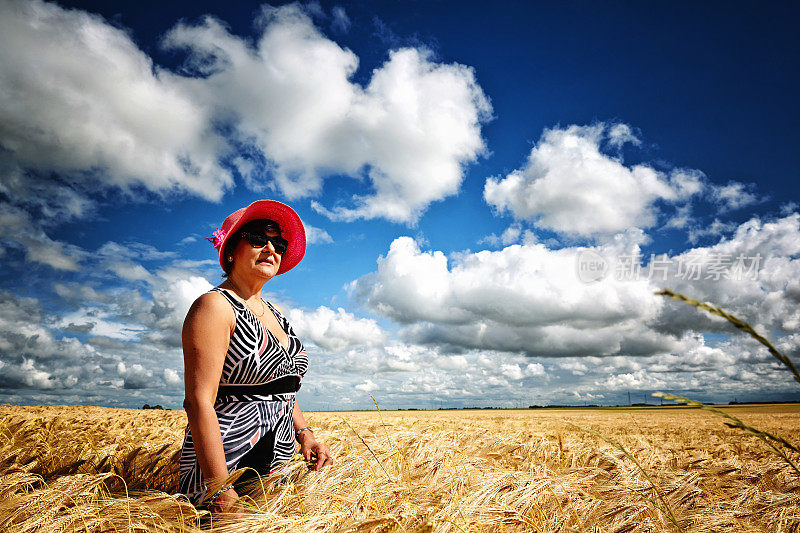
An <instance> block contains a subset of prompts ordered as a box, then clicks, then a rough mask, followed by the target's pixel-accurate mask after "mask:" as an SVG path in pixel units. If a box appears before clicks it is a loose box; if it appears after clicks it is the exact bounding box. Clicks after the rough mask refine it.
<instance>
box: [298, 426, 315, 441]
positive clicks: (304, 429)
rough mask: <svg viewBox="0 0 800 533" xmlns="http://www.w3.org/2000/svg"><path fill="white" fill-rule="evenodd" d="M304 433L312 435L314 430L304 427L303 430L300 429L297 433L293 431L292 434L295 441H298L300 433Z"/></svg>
mask: <svg viewBox="0 0 800 533" xmlns="http://www.w3.org/2000/svg"><path fill="white" fill-rule="evenodd" d="M304 431H310V432H311V433H314V430H313V429H311V426H306V427H304V428H300V429H298V430H297V431H295V432H294V438H295V439H297V440H300V433H302V432H304Z"/></svg>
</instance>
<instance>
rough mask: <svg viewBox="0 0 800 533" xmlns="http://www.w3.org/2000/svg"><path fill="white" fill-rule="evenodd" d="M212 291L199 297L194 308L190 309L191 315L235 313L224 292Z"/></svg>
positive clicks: (193, 305)
mask: <svg viewBox="0 0 800 533" xmlns="http://www.w3.org/2000/svg"><path fill="white" fill-rule="evenodd" d="M215 289H216V288H214V289H211V290H210V291H208V292H205V293H203V294H201V295H200V296H198V297H197V299H196V300H195V301H194V303H193V304H192V307H191V308H190V309H189V313H190V314H192V313H201V314H213V315H217V314H225V315H228V314H231V313H233V309H232V308H231V304H230V302H229V300H228V298H226V297H225V295H224V294H223V293H222V291H219V290H215Z"/></svg>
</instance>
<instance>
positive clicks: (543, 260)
mask: <svg viewBox="0 0 800 533" xmlns="http://www.w3.org/2000/svg"><path fill="white" fill-rule="evenodd" d="M641 238H642V236H641V234H634V235H631V236H629V237H628V239H627V241H626V240H624V239H621V240H620V241H619V242H617V243H613V244H609V245H607V246H605V247H602V248H597V250H599V251H601V252H602V253H603V254H604V255H607V256H614V255H620V254H622V253H631V251H634V252H635V251H637V250H638V241H639V239H641ZM581 251H582V249H581V248H563V249H560V250H551V249H548V248H547V247H546V246H545V245H543V244H540V243H528V244H524V245H511V246H508V247H506V248H504V249H502V250H499V251H496V252H492V251H481V252H477V253H467V254H461V255H458V256H455V257H454V258H453V259H452V264H450V260H448V258H447V257H446V256H445V255H444V254H442V253H441V252H437V251H434V252H423V251H421V250H420V248H419V246H418V245H417V243H416V242H415V241H414V240H413V239H411V238H409V237H401V238H398V239H395V241H394V242H393V243H392V244H391V246H390V249H389V252H388V254H387V255H386V256H385V257H381V258H380V259H379V261H378V269H377V271H376V272H373V273H371V274H368V275H366V276H363V277H362V278H359V279H358V280H356V281H355V282H353V283H352V284H351V285H350V290H351V292H352V294H353V295H354V296H355V297H356V298H357V299H358V300H359V301H361V302H363V303H364V304H366V305H367V306H368V307H369V308H370V309H372V310H374V311H376V312H378V313H380V314H383V315H385V316H388V317H390V318H392V319H393V320H395V321H397V322H400V323H403V324H409V326H408V327H407V328H405V329H404V330H403V332H402V334H403V335H404V338H405V340H407V341H410V342H423V343H434V344H437V343H438V344H443V345H449V346H451V347H461V348H468V349H470V348H484V349H496V350H505V351H509V352H515V351H518V352H525V353H528V354H530V355H569V354H575V353H582V354H592V353H594V354H611V353H618V352H634V353H654V352H658V351H663V350H669V349H672V348H674V347H675V346H676V340H675V339H674V338H672V337H669V336H663V335H658V334H654V333H647V332H646V331H644V326H642V324H644V323H647V322H648V321H649V320H651V319H653V318H654V317H655V316H657V314H658V310H659V308H660V307H661V306H662V305H663V303H662V302H660V301H659V300H658V299H656V298H654V297H653V296H652V287H651V286H650V285H649V284H648V283H647V282H646V281H617V280H615V279H613V278H607V279H605V280H604V281H603V282H601V283H594V284H587V283H583V282H581V281H580V279H579V278H578V272H577V268H578V256H579V253H580V252H581ZM421 302H424V304H422V303H421Z"/></svg>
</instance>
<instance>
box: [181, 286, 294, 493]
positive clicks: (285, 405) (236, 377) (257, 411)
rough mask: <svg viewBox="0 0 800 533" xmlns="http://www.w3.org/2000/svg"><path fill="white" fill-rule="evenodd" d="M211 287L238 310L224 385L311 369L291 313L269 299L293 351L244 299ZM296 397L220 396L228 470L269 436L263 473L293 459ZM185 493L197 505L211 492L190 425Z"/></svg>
mask: <svg viewBox="0 0 800 533" xmlns="http://www.w3.org/2000/svg"><path fill="white" fill-rule="evenodd" d="M211 292H218V293H220V294H222V295H223V296H224V297H225V299H227V300H228V302H229V303H230V304H231V307H232V308H233V311H234V313H235V314H236V327H235V328H234V332H233V335H232V336H231V340H230V344H229V346H228V353H227V354H226V356H225V364H224V366H223V368H222V376H221V377H220V385H223V384H248V385H257V384H261V383H267V382H269V381H271V380H273V379H277V378H280V377H283V376H291V375H295V376H303V375H304V374H305V373H306V369H307V368H308V357H307V356H306V352H305V349H304V348H303V344H302V343H301V342H300V339H298V338H297V335H295V333H294V331H293V330H292V327H291V326H290V325H289V322H288V321H287V320H286V317H285V316H283V314H282V313H281V312H280V311H278V310H277V309H276V308H275V307H273V306H272V304H270V303H268V302H267V307H268V308H269V309H270V310H271V311H272V313H273V314H274V315H275V317H276V318H277V319H278V323H279V324H280V325H281V327H282V328H283V330H284V331H285V332H286V334H287V336H288V337H289V349H288V350H286V349H285V348H284V347H283V346H282V345H281V343H280V342H278V339H276V338H275V336H274V335H273V334H272V332H270V331H269V330H268V329H267V328H266V327H264V325H263V324H262V323H261V322H260V321H259V320H258V318H256V316H255V315H254V314H253V313H252V312H251V311H250V309H249V308H248V307H247V306H246V305H245V304H244V303H243V302H242V301H240V300H238V299H237V298H235V297H234V296H232V295H231V294H230V293H229V292H228V291H226V290H225V289H220V288H219V287H215V288H213V289H211ZM294 396H295V395H294V393H290V394H273V395H247V396H244V395H241V394H239V395H237V396H236V397H225V396H223V397H220V398H217V401H216V403H215V404H214V410H215V411H216V412H217V418H218V419H219V429H220V431H221V433H222V446H223V449H224V451H225V462H226V463H227V465H228V472H233V471H234V470H236V468H237V465H239V463H240V462H241V461H242V459H243V458H244V457H245V455H246V454H247V452H249V451H250V450H252V449H253V448H254V447H255V446H256V444H257V443H258V442H259V441H260V440H261V439H264V438H268V439H270V440H272V441H273V442H274V445H273V446H274V447H273V450H272V451H273V453H272V461H271V464H269V465H267V464H264V465H261V468H257V470H259V471H260V472H261V473H268V472H271V471H273V470H275V469H277V468H278V467H280V466H281V465H282V464H283V463H286V462H287V461H289V459H291V458H292V456H293V455H294V453H295V449H296V448H295V438H294V427H293V425H292V411H293V409H294ZM266 442H268V441H266ZM263 444H264V443H262V446H263ZM252 462H253V458H252V457H250V456H248V458H247V464H252ZM180 492H181V493H182V494H185V495H187V496H188V497H189V500H190V501H192V503H194V504H197V503H199V502H200V501H201V500H202V499H203V497H204V496H205V493H206V486H205V483H204V482H203V474H202V472H201V471H200V466H199V464H198V462H197V456H196V455H195V450H194V443H193V442H192V433H191V430H190V429H189V426H188V425H187V426H186V436H185V438H184V441H183V448H182V449H181V459H180Z"/></svg>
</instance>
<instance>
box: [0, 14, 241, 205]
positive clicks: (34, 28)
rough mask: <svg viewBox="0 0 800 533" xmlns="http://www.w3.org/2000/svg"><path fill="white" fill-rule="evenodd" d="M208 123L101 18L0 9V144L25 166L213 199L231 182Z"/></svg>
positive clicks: (78, 179) (171, 78) (173, 80)
mask: <svg viewBox="0 0 800 533" xmlns="http://www.w3.org/2000/svg"><path fill="white" fill-rule="evenodd" d="M32 65H35V68H32ZM209 124H210V116H209V115H208V112H207V110H206V109H204V108H202V107H200V106H199V105H198V104H197V103H196V101H195V100H194V99H193V98H192V96H191V95H190V94H189V93H187V92H186V91H185V90H184V89H183V88H182V86H181V85H180V84H178V83H177V76H175V75H173V74H171V73H169V72H168V71H165V70H164V69H161V68H159V67H158V66H155V65H154V64H153V62H152V60H151V59H150V58H149V57H148V56H147V55H146V54H144V53H143V52H142V51H141V50H139V48H138V47H137V46H136V44H135V43H134V42H133V40H132V39H131V37H130V36H129V35H128V34H127V33H126V32H125V31H123V30H120V29H118V28H115V27H113V26H111V25H110V24H108V23H106V22H105V21H104V20H103V19H102V18H101V17H99V16H97V15H92V14H89V13H86V12H84V11H80V10H71V9H63V8H61V7H59V6H57V5H55V4H51V3H45V2H41V1H38V0H24V1H23V0H11V1H9V2H3V3H2V5H0V146H2V150H3V151H4V152H6V153H7V154H10V157H12V158H13V160H14V161H16V162H17V164H19V165H20V166H22V167H23V168H25V169H28V170H30V171H33V172H50V171H56V172H58V173H60V174H61V175H62V176H64V177H65V178H67V179H68V181H70V182H73V183H79V184H80V183H83V184H93V183H97V182H98V181H100V182H102V183H103V184H104V185H108V186H116V187H119V188H121V189H122V190H125V191H130V190H133V189H135V188H137V187H142V188H145V189H148V190H152V191H157V192H169V191H174V190H180V191H187V192H189V193H192V194H196V195H199V196H201V197H204V198H208V199H214V200H216V199H219V198H220V197H221V195H222V193H223V191H224V190H225V189H226V188H228V187H230V186H231V185H232V178H231V176H230V173H229V172H227V171H225V170H224V169H223V168H221V167H220V165H219V164H218V162H217V159H218V154H219V152H220V146H221V145H220V141H219V139H217V138H216V136H214V135H213V134H212V133H210V129H209Z"/></svg>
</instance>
